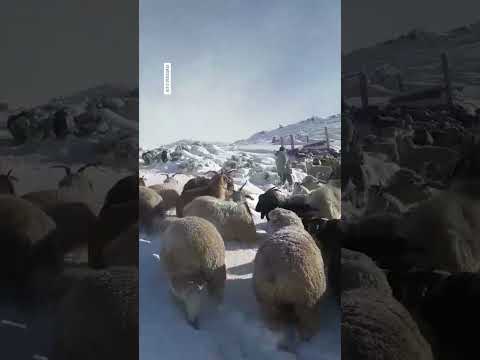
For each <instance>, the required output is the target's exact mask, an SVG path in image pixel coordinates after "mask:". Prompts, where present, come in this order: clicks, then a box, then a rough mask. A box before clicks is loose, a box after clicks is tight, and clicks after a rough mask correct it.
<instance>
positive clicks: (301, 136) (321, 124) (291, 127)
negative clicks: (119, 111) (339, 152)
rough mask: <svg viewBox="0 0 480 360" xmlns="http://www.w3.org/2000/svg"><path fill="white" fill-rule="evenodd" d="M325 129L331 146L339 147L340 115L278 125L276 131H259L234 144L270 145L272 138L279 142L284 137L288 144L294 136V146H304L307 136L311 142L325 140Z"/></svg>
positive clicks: (314, 117)
mask: <svg viewBox="0 0 480 360" xmlns="http://www.w3.org/2000/svg"><path fill="white" fill-rule="evenodd" d="M325 127H327V128H328V132H329V136H330V140H331V142H332V144H333V145H334V146H336V147H339V145H340V140H341V134H340V128H341V122H340V115H332V116H329V117H328V118H320V117H317V116H313V117H311V118H308V119H305V120H303V121H300V122H297V123H294V124H288V125H279V127H278V128H277V129H273V130H268V131H260V132H258V133H255V134H253V135H252V136H250V137H249V138H248V139H245V140H240V141H237V142H236V143H235V144H241V145H245V144H269V143H272V139H273V138H276V139H277V141H279V139H280V137H284V140H285V143H286V144H288V143H290V138H289V136H290V135H293V136H294V139H295V143H296V144H304V143H306V140H307V136H308V139H309V141H311V142H312V141H315V140H325Z"/></svg>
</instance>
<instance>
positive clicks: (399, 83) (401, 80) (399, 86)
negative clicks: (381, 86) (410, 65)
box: [397, 74, 405, 92]
mask: <svg viewBox="0 0 480 360" xmlns="http://www.w3.org/2000/svg"><path fill="white" fill-rule="evenodd" d="M397 83H398V90H400V91H402V92H403V91H404V90H405V87H404V86H403V78H402V75H401V74H397Z"/></svg>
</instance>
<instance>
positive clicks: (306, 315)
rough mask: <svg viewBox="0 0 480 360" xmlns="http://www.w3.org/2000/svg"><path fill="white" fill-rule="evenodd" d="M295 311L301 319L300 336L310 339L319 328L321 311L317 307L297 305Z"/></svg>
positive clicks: (306, 339)
mask: <svg viewBox="0 0 480 360" xmlns="http://www.w3.org/2000/svg"><path fill="white" fill-rule="evenodd" d="M295 312H296V314H297V317H298V320H299V326H298V330H299V334H300V338H301V339H302V340H305V341H309V340H310V339H311V338H312V337H313V335H314V334H315V333H316V331H317V330H318V325H319V313H318V309H317V308H316V307H314V308H308V307H306V306H300V305H297V306H296V307H295Z"/></svg>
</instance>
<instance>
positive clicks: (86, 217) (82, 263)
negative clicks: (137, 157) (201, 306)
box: [0, 164, 138, 360]
mask: <svg viewBox="0 0 480 360" xmlns="http://www.w3.org/2000/svg"><path fill="white" fill-rule="evenodd" d="M92 166H96V164H86V165H85V166H81V167H80V168H79V169H77V170H76V171H73V170H72V169H71V168H70V167H66V166H63V167H64V168H65V175H64V177H63V178H62V179H61V180H60V181H59V182H58V186H57V188H55V189H50V190H44V191H38V192H31V193H26V194H23V195H20V194H18V193H17V192H16V186H15V185H16V181H17V180H18V179H17V178H16V177H15V176H14V171H8V172H7V173H6V174H2V175H0V214H1V215H0V216H1V217H2V221H1V222H0V234H1V235H0V237H1V241H0V257H1V262H0V264H1V265H0V266H1V271H0V274H1V275H0V283H1V285H0V288H1V289H2V304H5V303H8V302H10V303H12V302H13V303H14V304H17V306H19V307H21V308H22V309H24V310H25V311H27V312H28V313H30V314H33V316H34V317H35V314H36V313H42V312H48V313H51V314H53V315H52V316H53V319H50V320H51V321H52V322H53V331H52V334H50V335H49V336H50V337H51V339H50V340H49V343H50V344H49V348H50V349H49V350H45V351H48V352H49V353H48V354H42V355H46V356H48V358H49V359H59V360H60V359H92V358H112V357H113V358H115V359H132V358H135V357H136V356H138V175H137V174H135V175H132V176H128V177H125V178H123V179H122V180H120V181H118V182H117V183H116V184H113V186H112V187H111V189H110V190H109V192H108V193H107V196H106V198H105V200H104V201H103V204H102V206H101V208H100V209H99V207H98V204H97V203H98V201H97V200H98V195H96V194H95V191H94V186H95V184H93V183H92V181H91V179H90V178H89V176H88V173H89V171H88V170H87V169H89V168H91V167H92ZM75 253H77V254H83V255H82V256H80V258H78V259H76V260H74V258H72V254H75ZM87 253H88V257H87V256H85V255H86V254H87ZM87 259H88V260H87ZM9 320H15V319H9ZM44 325H47V324H44ZM27 326H28V324H27Z"/></svg>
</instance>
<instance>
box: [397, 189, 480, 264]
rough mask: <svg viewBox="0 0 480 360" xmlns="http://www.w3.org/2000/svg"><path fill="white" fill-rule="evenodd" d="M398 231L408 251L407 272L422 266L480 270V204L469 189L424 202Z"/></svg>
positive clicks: (407, 215)
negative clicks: (414, 267) (411, 268)
mask: <svg viewBox="0 0 480 360" xmlns="http://www.w3.org/2000/svg"><path fill="white" fill-rule="evenodd" d="M474 191H476V190H474ZM398 228H399V234H398V236H399V238H401V239H404V240H405V246H406V247H407V249H411V251H409V252H407V253H406V255H405V256H404V257H403V258H402V263H403V264H404V265H405V266H406V267H407V268H408V267H410V266H415V265H419V264H421V265H422V266H424V267H426V268H433V269H438V270H445V271H449V272H459V271H471V272H476V271H479V270H480V241H479V234H480V204H479V202H478V198H477V199H475V197H474V195H472V193H471V192H469V191H468V189H465V193H461V192H453V191H450V192H445V193H442V194H439V195H437V196H435V197H433V198H431V199H429V200H427V201H424V202H423V203H421V204H419V205H418V206H417V207H415V208H414V209H412V211H410V212H409V213H407V214H406V216H405V217H404V218H403V219H402V222H401V223H400V225H399V227H398Z"/></svg>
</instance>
